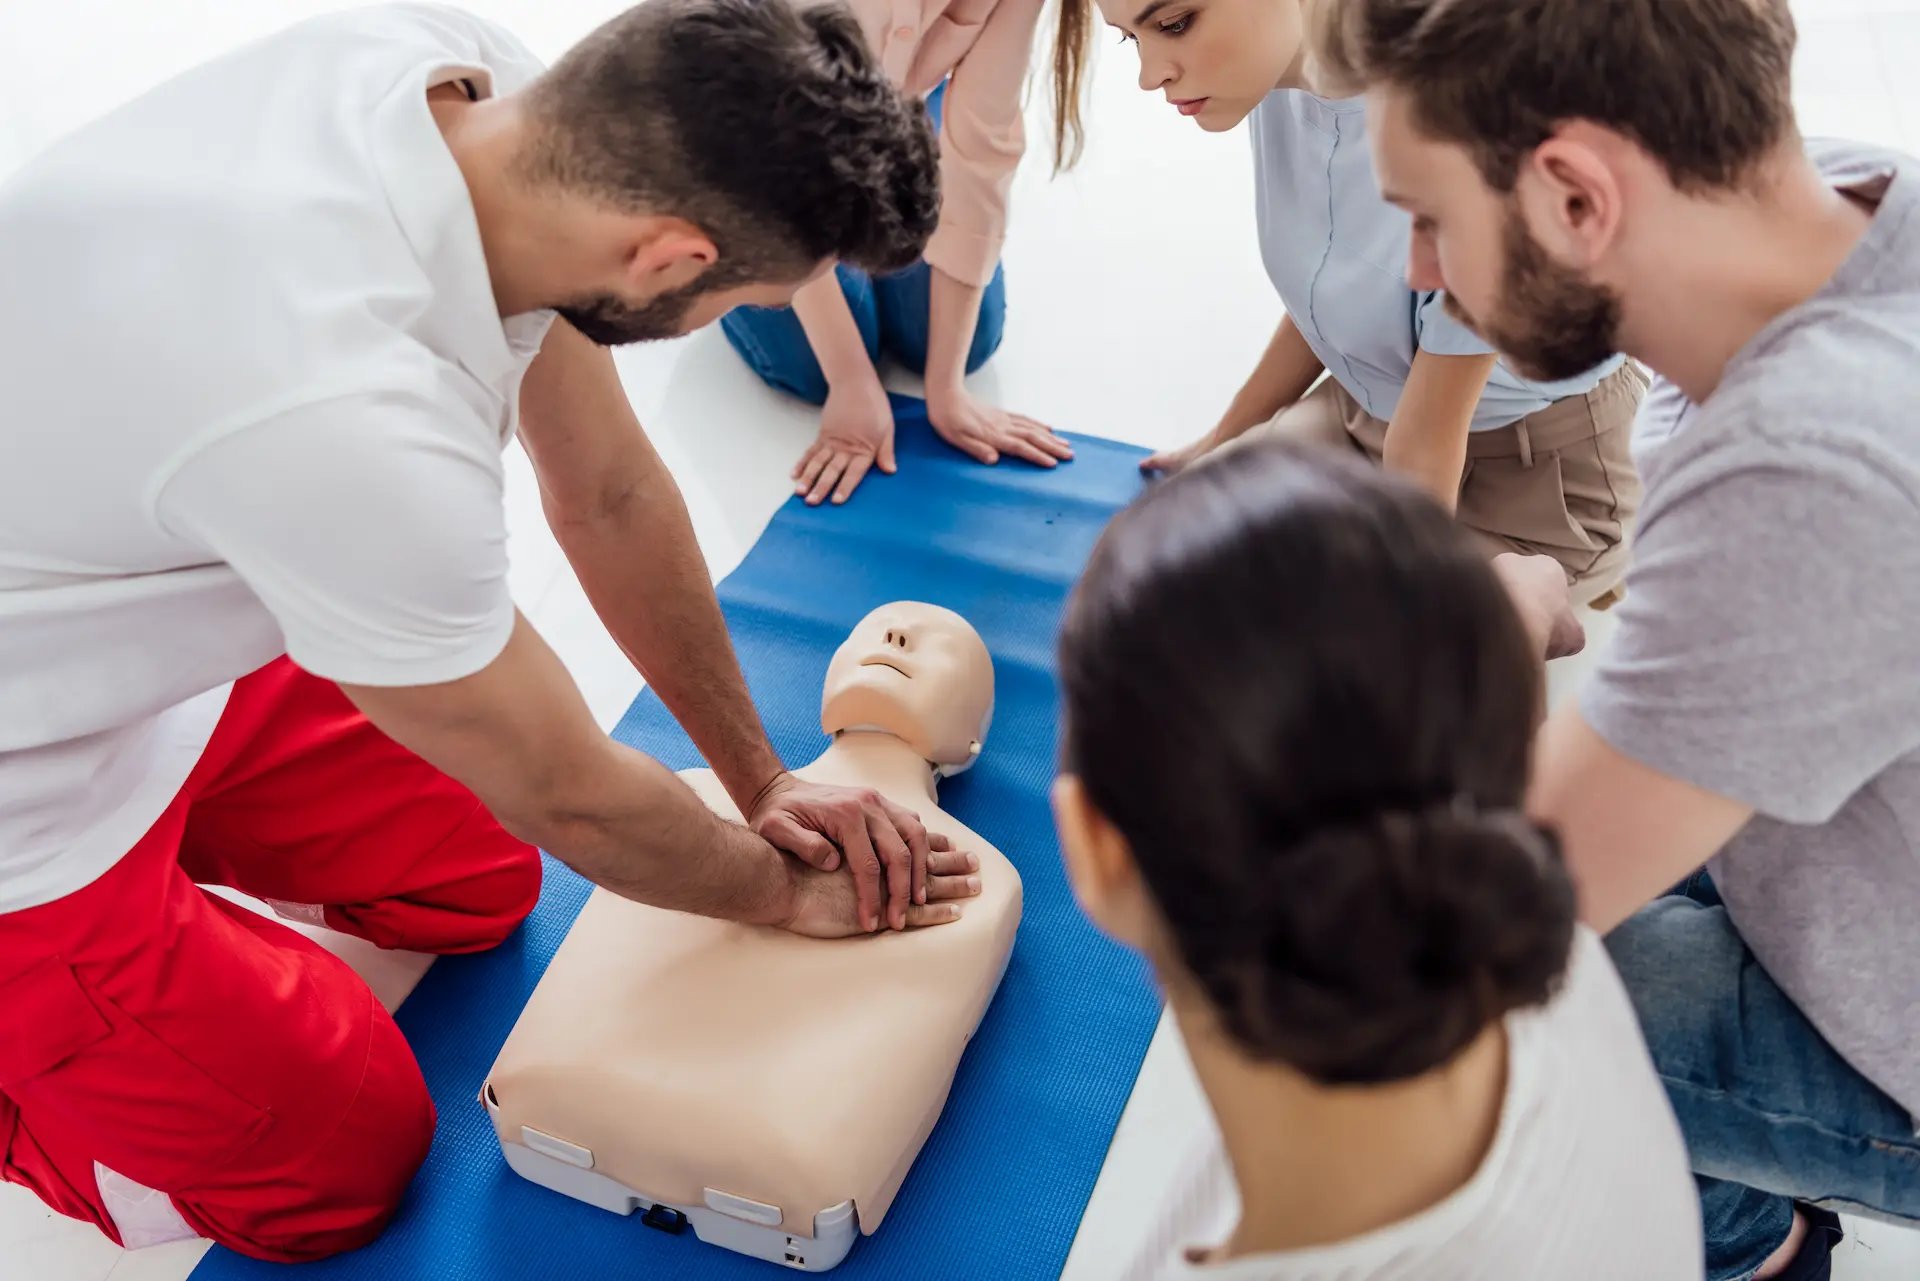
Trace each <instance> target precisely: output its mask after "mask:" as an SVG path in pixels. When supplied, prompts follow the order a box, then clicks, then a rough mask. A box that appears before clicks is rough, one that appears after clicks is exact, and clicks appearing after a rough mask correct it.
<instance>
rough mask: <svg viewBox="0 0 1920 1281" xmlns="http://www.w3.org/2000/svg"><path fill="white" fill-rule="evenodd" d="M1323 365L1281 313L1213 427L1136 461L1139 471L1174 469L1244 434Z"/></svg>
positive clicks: (1302, 390) (1298, 393)
mask: <svg viewBox="0 0 1920 1281" xmlns="http://www.w3.org/2000/svg"><path fill="white" fill-rule="evenodd" d="M1325 368H1326V366H1325V365H1323V364H1321V363H1320V357H1318V356H1316V355H1315V354H1314V352H1313V348H1312V347H1309V346H1308V345H1307V339H1306V336H1305V335H1304V334H1302V333H1301V332H1300V326H1298V325H1296V324H1294V323H1293V317H1291V316H1282V317H1281V318H1280V324H1279V325H1278V327H1276V328H1275V329H1274V331H1273V337H1272V338H1271V339H1270V340H1269V341H1268V342H1267V349H1266V350H1265V351H1263V352H1262V353H1260V362H1259V363H1258V364H1256V365H1255V366H1254V367H1253V372H1252V373H1250V374H1248V375H1247V381H1246V382H1245V383H1243V384H1242V385H1241V387H1240V390H1239V391H1238V392H1237V393H1236V394H1235V395H1234V398H1233V402H1232V403H1231V404H1229V405H1228V406H1227V411H1226V413H1224V414H1222V415H1221V416H1220V421H1219V422H1218V423H1216V424H1215V425H1214V427H1213V430H1212V431H1209V432H1208V433H1207V434H1206V435H1204V436H1202V437H1200V438H1199V439H1198V440H1195V441H1192V442H1190V443H1189V444H1186V445H1183V446H1181V447H1180V448H1178V449H1167V450H1162V451H1161V452H1159V453H1157V454H1154V455H1153V456H1152V457H1150V458H1148V459H1147V460H1146V461H1145V462H1143V463H1141V464H1140V469H1141V470H1142V471H1168V472H1171V471H1178V470H1179V469H1180V468H1182V467H1184V466H1186V465H1187V464H1188V463H1190V462H1192V461H1194V459H1196V458H1199V457H1201V456H1202V455H1204V454H1207V453H1210V452H1212V451H1213V450H1215V449H1218V448H1219V447H1220V446H1221V445H1224V444H1226V443H1227V442H1228V441H1230V440H1236V439H1238V438H1239V437H1241V436H1244V435H1245V434H1246V433H1247V432H1249V431H1251V430H1252V429H1253V428H1255V427H1258V426H1259V425H1260V424H1261V423H1264V422H1266V421H1267V420H1269V419H1270V418H1272V417H1273V416H1274V415H1275V414H1277V413H1279V412H1280V411H1281V410H1282V409H1285V408H1286V407H1287V406H1288V405H1291V404H1293V403H1294V402H1295V401H1297V400H1299V399H1300V398H1301V397H1302V396H1304V395H1306V394H1307V391H1308V389H1310V388H1311V387H1312V386H1313V380H1314V379H1316V378H1318V377H1319V376H1320V374H1321V372H1322V371H1323V370H1324V369H1325Z"/></svg>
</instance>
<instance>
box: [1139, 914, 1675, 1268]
mask: <svg viewBox="0 0 1920 1281" xmlns="http://www.w3.org/2000/svg"><path fill="white" fill-rule="evenodd" d="M1507 1037H1508V1060H1507V1090H1506V1096H1505V1099H1504V1100H1503V1102H1502V1104H1501V1111H1500V1124H1499V1128H1498V1130H1497V1131H1496V1133H1495V1135H1494V1140H1493V1146H1492V1147H1491V1148H1489V1149H1488V1151H1487V1155H1486V1159H1485V1160H1484V1161H1482V1162H1481V1164H1480V1169H1479V1170H1478V1171H1477V1172H1476V1173H1475V1174H1474V1176H1473V1177H1472V1178H1471V1179H1470V1180H1468V1181H1467V1183H1466V1184H1465V1185H1464V1186H1463V1187H1461V1188H1460V1189H1459V1190H1458V1191H1456V1192H1455V1193H1454V1194H1453V1195H1452V1196H1450V1197H1448V1198H1446V1199H1445V1200H1444V1201H1441V1202H1440V1203H1439V1204H1438V1205H1435V1206H1433V1207H1432V1208H1430V1209H1427V1210H1425V1211H1422V1212H1421V1213H1419V1214H1417V1215H1415V1216H1413V1217H1412V1218H1410V1219H1406V1220H1403V1221H1402V1222H1399V1223H1396V1224H1392V1225H1391V1226H1388V1227H1384V1228H1381V1229H1379V1230H1377V1231H1374V1232H1369V1233H1367V1234H1366V1235H1364V1236H1360V1237H1356V1238H1354V1239H1353V1240H1350V1241H1343V1242H1341V1243H1339V1244H1337V1245H1329V1246H1321V1247H1316V1248H1313V1249H1306V1250H1292V1251H1285V1252H1282V1253H1277V1254H1263V1255H1250V1256H1247V1257H1244V1258H1240V1259H1234V1260H1232V1261H1230V1262H1227V1263H1220V1264H1208V1263H1195V1262H1193V1261H1192V1259H1191V1258H1190V1257H1189V1253H1188V1252H1189V1250H1190V1249H1192V1248H1193V1247H1196V1246H1199V1247H1210V1246H1211V1245H1212V1244H1214V1243H1217V1242H1220V1241H1223V1240H1225V1239H1226V1238H1227V1237H1228V1236H1230V1235H1231V1234H1232V1232H1233V1229H1234V1226H1235V1225H1236V1224H1237V1223H1238V1222H1239V1219H1240V1205H1239V1196H1238V1193H1237V1192H1236V1191H1235V1189H1234V1184H1233V1175H1232V1172H1231V1171H1230V1169H1229V1168H1228V1165H1227V1162H1226V1158H1225V1155H1224V1153H1223V1152H1222V1150H1221V1147H1220V1142H1219V1137H1218V1135H1217V1134H1216V1133H1213V1132H1212V1131H1211V1130H1209V1132H1208V1133H1206V1134H1204V1135H1201V1136H1198V1137H1197V1138H1196V1141H1195V1143H1194V1144H1193V1146H1192V1148H1191V1149H1190V1150H1189V1151H1188V1152H1187V1153H1186V1159H1185V1160H1184V1161H1183V1162H1175V1163H1174V1165H1173V1178H1172V1181H1171V1184H1170V1187H1169V1191H1168V1194H1167V1196H1166V1197H1165V1198H1164V1199H1163V1201H1162V1202H1161V1204H1162V1205H1163V1206H1164V1207H1165V1209H1164V1212H1163V1214H1162V1216H1161V1218H1160V1219H1159V1221H1158V1222H1157V1224H1156V1226H1155V1229H1154V1230H1153V1231H1152V1232H1151V1233H1150V1234H1149V1236H1148V1239H1147V1242H1146V1245H1145V1247H1144V1249H1143V1250H1142V1252H1141V1254H1140V1256H1139V1258H1138V1259H1137V1260H1136V1262H1135V1264H1134V1266H1133V1268H1132V1270H1131V1271H1130V1272H1128V1274H1127V1281H1147V1279H1148V1278H1163V1277H1184V1278H1205V1279H1206V1281H1487V1279H1488V1278H1507V1277H1542V1278H1545V1277H1633V1278H1635V1281H1683V1279H1684V1281H1698V1278H1699V1277H1700V1276H1701V1274H1702V1269H1703V1259H1704V1255H1703V1253H1702V1248H1701V1243H1700V1208H1699V1201H1698V1199H1697V1196H1696V1193H1695V1191H1694V1184H1693V1178H1692V1176H1691V1175H1690V1174H1689V1173H1688V1163H1687V1154H1686V1149H1685V1148H1684V1146H1683V1145H1682V1143H1681V1139H1680V1130H1679V1126H1678V1125H1677V1124H1676V1123H1675V1121H1674V1119H1673V1112H1672V1110H1671V1109H1670V1108H1669V1107H1668V1105H1667V1099H1666V1095H1665V1093H1664V1092H1663V1091H1662V1090H1661V1088H1660V1083H1659V1080H1658V1079H1657V1078H1656V1077H1655V1076H1654V1073H1653V1065H1652V1062H1651V1061H1650V1060H1649V1059H1648V1057H1647V1049H1646V1044H1645V1042H1643V1041H1642V1040H1641V1038H1640V1028H1639V1025H1638V1024H1637V1023H1636V1022H1635V1021H1634V1015H1633V1007H1632V1006H1631V1005H1630V1004H1629V1003H1628V1000H1627V996H1626V992H1625V990H1624V989H1623V988H1622V987H1621V986H1620V979H1619V976H1618V975H1617V974H1615V973H1614V970H1613V965H1612V962H1610V961H1609V960H1608V959H1607V955H1606V951H1605V949H1603V948H1602V947H1601V945H1600V941H1599V940H1598V939H1597V938H1596V937H1595V936H1594V935H1593V934H1592V933H1591V932H1590V931H1588V930H1586V929H1584V928H1583V929H1582V930H1581V931H1580V932H1579V935H1578V937H1577V938H1576V940H1575V943H1574V954H1573V962H1572V966H1571V970H1570V974H1569V977H1568V980H1567V985H1566V988H1565V990H1564V991H1563V992H1562V993H1561V994H1560V995H1559V996H1558V997H1557V998H1555V1000H1554V1001H1553V1002H1552V1003H1551V1004H1550V1005H1548V1006H1547V1007H1546V1008H1545V1009H1544V1010H1539V1011H1534V1012H1531V1013H1525V1014H1514V1015H1510V1016H1509V1017H1508V1019H1507Z"/></svg>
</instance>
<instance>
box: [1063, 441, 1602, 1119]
mask: <svg viewBox="0 0 1920 1281" xmlns="http://www.w3.org/2000/svg"><path fill="white" fill-rule="evenodd" d="M1538 666H1539V665H1538V662H1537V661H1536V659H1535V657H1534V654H1533V651H1532V649H1531V648H1530V646H1529V644H1528V642H1527V638H1526V635H1525V633H1524V631H1523V630H1522V628H1521V625H1520V622H1519V620H1518V618H1517V617H1516V616H1515V614H1514V611H1513V608H1512V606H1511V604H1510V603H1509V602H1508V600H1507V597H1506V595H1505V593H1504V591H1503V590H1502V588H1501V586H1500V584H1499V581H1498V580H1497V579H1496V577H1495V576H1494V573H1493V571H1492V569H1491V568H1490V567H1489V566H1488V564H1487V563H1486V561H1485V560H1484V559H1483V558H1482V557H1481V556H1480V555H1479V554H1478V552H1476V551H1475V550H1474V549H1473V548H1472V547H1471V546H1470V545H1469V543H1468V542H1467V540H1466V538H1465V537H1464V536H1463V535H1462V533H1461V532H1460V531H1459V530H1458V529H1457V528H1455V526H1454V525H1453V523H1452V522H1451V521H1450V520H1449V519H1448V518H1447V516H1446V514H1445V513H1444V512H1442V511H1441V509H1440V508H1439V507H1438V506H1437V505H1435V504H1434V503H1433V502H1432V501H1431V500H1429V499H1428V498H1427V497H1426V496H1425V495H1424V494H1422V493H1421V492H1420V491H1418V490H1416V489H1415V488H1414V487H1412V486H1411V485H1408V484H1405V483H1403V482H1400V481H1398V480H1395V479H1393V478H1390V477H1387V476H1384V475H1382V474H1380V473H1379V472H1378V471H1377V470H1376V469H1374V468H1371V467H1367V466H1365V465H1364V464H1361V463H1359V462H1357V461H1349V460H1345V459H1341V458H1338V457H1335V456H1332V455H1331V454H1330V453H1328V452H1327V451H1324V450H1319V451H1302V450H1299V449H1297V448H1294V447H1290V446H1286V445H1282V444H1277V443H1276V444H1264V445H1257V446H1251V447H1248V448H1246V449H1243V450H1240V451H1237V452H1236V453H1235V454H1233V455H1232V456H1230V457H1224V458H1219V459H1214V460H1209V461H1208V462H1206V463H1203V464H1201V465H1199V466H1196V467H1193V468H1191V469H1189V470H1188V471H1186V472H1183V473H1182V474H1180V475H1178V476H1176V477H1174V478H1173V479H1171V480H1169V481H1166V482H1164V483H1161V484H1159V485H1157V486H1155V487H1154V488H1153V489H1151V490H1149V491H1148V492H1147V494H1146V495H1145V496H1144V497H1142V498H1141V499H1140V500H1139V501H1138V502H1136V503H1135V504H1134V505H1133V506H1132V507H1130V508H1129V509H1128V510H1126V511H1125V512H1123V513H1121V515H1120V516H1119V518H1118V519H1116V520H1115V521H1114V522H1113V524H1112V526H1111V527H1110V528H1109V529H1108V530H1107V532H1106V534H1105V535H1104V536H1103V537H1102V538H1101V540H1100V543H1099V546H1098V547H1097V548H1096V549H1095V551H1094V553H1093V557H1092V560H1091V562H1090V563H1089V565H1088V567H1087V571H1086V574H1085V577H1083V578H1082V579H1081V581H1080V584H1079V586H1078V587H1077V588H1076V589H1075V590H1074V593H1073V597H1072V600H1071V602H1070V604H1069V606H1068V610H1067V617H1066V622H1065V625H1064V629H1063V632H1062V635H1061V639H1060V677H1061V684H1062V688H1063V691H1064V696H1065V704H1066V705H1065V728H1064V731H1063V732H1064V760H1063V765H1064V768H1066V769H1067V770H1068V771H1069V772H1071V773H1073V774H1076V775H1078V776H1079V778H1080V780H1081V783H1082V786H1083V787H1084V788H1085V789H1086V792H1087V795H1088V797H1089V799H1090V800H1091V801H1092V803H1093V804H1094V805H1095V806H1096V807H1098V809H1099V810H1100V811H1101V812H1102V813H1103V814H1104V815H1106V817H1107V818H1108V819H1109V820H1110V821H1111V822H1112V823H1113V824H1114V825H1115V826H1116V827H1117V828H1118V829H1119V831H1120V832H1121V833H1122V834H1123V835H1124V836H1125V837H1126V839H1127V841H1128V843H1129V844H1130V845H1131V847H1132V850H1133V854H1134V857H1135V859H1136V860H1137V862H1138V864H1139V867H1140V871H1141V875H1142V876H1143V877H1144V879H1145V883H1146V886H1147V888H1148V890H1149V891H1150V893H1151V895H1152V897H1153V899H1154V902H1155V904H1156V905H1157V907H1158V910H1159V913H1160V916H1161V918H1162V919H1163V920H1164V922H1165V924H1166V926H1167V928H1168V930H1169V931H1170V934H1171V938H1172V942H1173V945H1174V946H1175V947H1176V948H1177V950H1178V954H1179V959H1180V961H1181V963H1182V965H1183V966H1184V968H1185V969H1186V971H1187V972H1188V973H1190V974H1191V976H1192V978H1193V979H1194V980H1195V981H1196V982H1197V983H1198V985H1199V987H1200V989H1201V990H1202V991H1203V992H1204V994H1205V995H1206V997H1207V999H1208V1000H1209V1002H1210V1003H1211V1004H1212V1005H1213V1006H1214V1007H1215V1008H1216V1009H1217V1010H1218V1012H1219V1014H1220V1017H1221V1019H1222V1021H1223V1023H1224V1026H1225V1027H1226V1029H1227V1031H1228V1032H1229V1034H1230V1035H1232V1036H1233V1037H1234V1038H1235V1040H1236V1041H1237V1042H1238V1043H1239V1044H1240V1045H1241V1046H1243V1047H1244V1048H1245V1050H1246V1051H1247V1052H1248V1053H1250V1054H1252V1055H1255V1056H1257V1057H1259V1058H1263V1059H1268V1060H1276V1061H1279V1062H1283V1063H1286V1064H1288V1065H1290V1066H1292V1067H1293V1068H1295V1069H1296V1070H1298V1071H1300V1072H1302V1073H1304V1074H1305V1075H1307V1076H1309V1077H1311V1078H1313V1079H1314V1080H1317V1081H1321V1082H1324V1083H1327V1084H1367V1083H1377V1082H1384V1081H1394V1080H1401V1079H1405V1078H1407V1077H1411V1076H1415V1075H1418V1074H1420V1073H1422V1072H1425V1071H1428V1070H1430V1069H1432V1068H1434V1067H1437V1066H1439V1065H1441V1064H1443V1063H1445V1062H1447V1061H1448V1060H1450V1059H1451V1058H1452V1057H1453V1056H1454V1055H1455V1054H1456V1053H1458V1052H1459V1051H1460V1050H1461V1049H1463V1048H1464V1047H1465V1046H1466V1045H1467V1044H1468V1043H1469V1042H1471V1041H1472V1040H1473V1038H1474V1037H1475V1036H1476V1035H1477V1034H1478V1033H1479V1032H1480V1031H1481V1030H1482V1029H1483V1028H1485V1027H1486V1026H1487V1025H1488V1024H1489V1023H1490V1022H1491V1021H1492V1020H1494V1019H1497V1018H1499V1017H1500V1016H1502V1015H1503V1014H1505V1013H1506V1012H1508V1011H1509V1010H1513V1009H1516V1008H1520V1007H1525V1006H1531V1005H1536V1004H1539V1003H1541V1002H1544V1001H1545V1000H1547V999H1548V997H1549V996H1550V995H1551V994H1552V993H1553V991H1554V989H1555V987H1556V985H1557V983H1558V981H1559V979H1560V976H1561V975H1562V973H1563V972H1564V970H1565V968H1566V964H1567V958H1568V954H1569V952H1570V949H1571V947H1572V938H1573V925H1574V895H1573V889H1572V886H1571V883H1570V881H1569V879H1568V877H1567V873H1566V870H1565V867H1564V865H1563V864H1562V862H1561V859H1560V853H1559V848H1558V845H1557V843H1556V842H1555V841H1554V840H1553V838H1552V837H1551V836H1550V834H1548V833H1547V832H1545V831H1544V830H1542V829H1541V828H1539V827H1537V826H1536V825H1534V824H1533V823H1531V822H1530V821H1528V820H1527V819H1525V818H1524V817H1523V816H1522V815H1521V814H1520V812H1519V806H1520V804H1521V798H1522V793H1523V790H1524V788H1525V786H1526V780H1527V769H1528V762H1529V755H1530V748H1531V743H1532V738H1533V729H1534V711H1535V707H1536V701H1535V700H1536V698H1537V691H1538V682H1539V680H1540V676H1539V672H1538Z"/></svg>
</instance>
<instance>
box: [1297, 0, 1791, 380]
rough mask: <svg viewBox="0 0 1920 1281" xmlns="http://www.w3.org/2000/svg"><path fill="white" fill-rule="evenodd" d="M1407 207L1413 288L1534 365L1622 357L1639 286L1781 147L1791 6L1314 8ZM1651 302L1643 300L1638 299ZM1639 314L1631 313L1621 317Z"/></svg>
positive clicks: (1581, 2) (1404, 1)
mask: <svg viewBox="0 0 1920 1281" xmlns="http://www.w3.org/2000/svg"><path fill="white" fill-rule="evenodd" d="M1308 12H1309V15H1310V18H1311V21H1310V23H1309V27H1310V31H1309V39H1310V43H1311V45H1312V48H1313V51H1314V61H1315V64H1316V66H1317V67H1319V68H1320V71H1321V75H1322V78H1323V79H1324V80H1326V81H1328V82H1330V83H1334V84H1338V85H1339V86H1340V87H1341V88H1343V89H1346V90H1348V91H1354V92H1357V91H1360V90H1362V89H1364V90H1365V91H1366V93H1367V120H1368V127H1369V131H1370V135H1371V138H1372V144H1373V154H1374V168H1375V171H1376V172H1377V173H1378V175H1379V178H1380V186H1381V189H1382V191H1383V192H1384V193H1385V194H1386V196H1387V198H1388V199H1389V200H1391V201H1392V202H1393V203H1395V204H1397V205H1400V206H1401V207H1403V208H1405V209H1406V210H1407V211H1408V212H1409V213H1410V214H1412V216H1413V238H1412V246H1411V249H1410V251H1409V256H1408V264H1407V280H1408V283H1410V284H1411V285H1412V286H1413V287H1414V288H1415V289H1442V288H1444V289H1445V290H1446V291H1447V294H1448V303H1449V308H1450V309H1451V310H1452V311H1453V312H1454V314H1455V315H1456V316H1457V317H1458V318H1460V319H1462V320H1463V321H1465V322H1466V323H1467V324H1470V325H1472V326H1473V327H1474V328H1476V329H1478V330H1479V332H1480V333H1481V334H1482V336H1484V337H1485V338H1486V339H1487V340H1488V341H1489V342H1490V343H1492V344H1493V345H1494V346H1496V347H1498V348H1499V349H1500V350H1501V351H1502V352H1504V353H1505V354H1506V356H1507V357H1508V359H1509V361H1510V363H1512V364H1513V366H1514V367H1515V368H1516V369H1518V370H1519V371H1521V372H1522V373H1524V374H1526V375H1528V376H1530V377H1534V378H1546V379H1558V378H1567V377H1572V376H1573V375H1576V374H1578V373H1580V372H1581V371H1583V370H1586V369H1589V368H1591V367H1592V366H1593V365H1595V364H1597V363H1599V362H1600V361H1601V360H1602V359H1604V358H1605V357H1606V356H1608V355H1609V354H1610V353H1612V352H1613V351H1615V350H1623V351H1628V352H1633V351H1635V350H1636V347H1635V343H1634V334H1635V325H1636V317H1637V315H1644V314H1645V310H1646V309H1647V308H1648V307H1649V303H1648V301H1647V299H1646V291H1647V288H1648V286H1649V285H1652V284H1655V283H1656V282H1657V281H1658V278H1660V277H1662V276H1666V275H1669V274H1670V273H1671V271H1672V269H1673V266H1674V264H1676V263H1682V262H1686V261H1688V260H1690V259H1694V258H1699V257H1704V256H1705V255H1703V254H1701V253H1700V252H1698V251H1699V250H1700V249H1701V248H1702V247H1703V246H1711V247H1716V248H1717V247H1720V246H1718V245H1715V244H1714V243H1713V242H1715V241H1718V240H1723V239H1724V236H1725V234H1726V231H1725V228H1726V223H1725V220H1724V219H1723V218H1720V217H1718V216H1715V210H1716V209H1723V208H1724V207H1725V206H1726V205H1728V204H1729V203H1731V202H1733V201H1736V200H1738V199H1740V198H1741V197H1743V196H1744V195H1746V194H1748V193H1750V192H1751V191H1753V190H1754V189H1755V188H1756V187H1757V186H1758V183H1757V181H1756V179H1757V177H1758V176H1759V175H1762V174H1763V173H1764V172H1765V171H1766V170H1767V169H1768V168H1769V167H1770V166H1771V165H1773V164H1774V163H1775V162H1777V161H1779V160H1780V159H1781V158H1783V157H1790V156H1793V155H1795V154H1796V153H1797V150H1798V147H1799V138H1798V132H1797V130H1796V128H1795V125H1794V120H1793V107H1792V102H1791V98H1790V94H1789V79H1788V75H1789V70H1790V67H1791V63H1792V60H1793V45H1794V28H1793V19H1792V18H1791V16H1790V15H1789V14H1788V12H1787V0H1619V2H1618V3H1613V4H1596V3H1594V2H1593V0H1324V3H1323V2H1322V0H1313V4H1312V6H1311V7H1310V8H1309V11H1308ZM1652 305H1654V306H1658V305H1659V304H1652ZM1636 306H1639V307H1640V308H1641V309H1642V311H1641V312H1640V313H1636V310H1635V308H1636Z"/></svg>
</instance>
